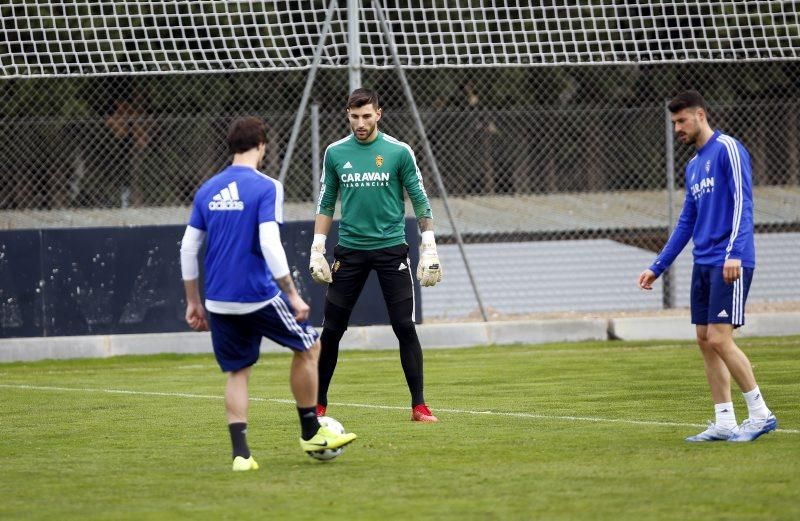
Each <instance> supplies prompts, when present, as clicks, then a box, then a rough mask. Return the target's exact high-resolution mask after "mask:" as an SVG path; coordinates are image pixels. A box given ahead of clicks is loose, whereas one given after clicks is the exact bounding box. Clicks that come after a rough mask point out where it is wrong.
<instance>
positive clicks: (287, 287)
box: [275, 273, 311, 322]
mask: <svg viewBox="0 0 800 521" xmlns="http://www.w3.org/2000/svg"><path fill="white" fill-rule="evenodd" d="M275 282H277V283H278V287H279V288H280V289H281V291H282V292H283V293H284V295H286V298H288V299H289V304H291V305H292V309H293V310H294V318H295V319H297V321H298V322H301V321H303V320H306V319H307V318H308V313H309V310H310V309H311V308H309V307H308V304H306V303H305V301H304V300H303V298H302V297H301V296H300V294H299V293H298V292H297V288H296V287H295V285H294V280H292V275H291V273H290V274H288V275H284V276H283V277H276V278H275Z"/></svg>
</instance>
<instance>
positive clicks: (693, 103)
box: [667, 90, 708, 114]
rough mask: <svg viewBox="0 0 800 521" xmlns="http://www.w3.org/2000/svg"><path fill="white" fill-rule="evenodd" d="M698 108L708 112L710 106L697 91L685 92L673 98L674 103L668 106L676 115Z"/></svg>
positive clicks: (671, 102)
mask: <svg viewBox="0 0 800 521" xmlns="http://www.w3.org/2000/svg"><path fill="white" fill-rule="evenodd" d="M688 108H696V109H703V110H705V111H706V112H708V106H707V105H706V100H705V99H704V98H703V95H702V94H700V93H699V92H697V91H696V90H685V91H683V92H681V93H679V94H678V95H677V96H675V97H674V98H672V101H670V102H669V105H667V109H669V111H670V112H672V113H673V114H675V113H676V112H680V111H682V110H683V109H688Z"/></svg>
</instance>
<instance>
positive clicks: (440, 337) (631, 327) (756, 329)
mask: <svg viewBox="0 0 800 521" xmlns="http://www.w3.org/2000/svg"><path fill="white" fill-rule="evenodd" d="M746 320H747V325H746V327H743V328H741V330H739V332H738V333H737V334H738V335H741V336H785V335H798V334H800V312H781V313H751V314H748V315H747V319H746ZM417 328H418V329H417V331H418V333H419V337H420V342H421V343H422V345H423V347H424V348H425V349H442V348H457V347H469V346H475V345H486V344H496V345H507V344H518V343H525V344H544V343H551V342H580V341H590V340H593V341H604V340H616V339H619V340H637V341H638V340H693V339H694V337H695V332H694V326H692V325H691V324H690V323H689V318H688V316H682V315H681V316H641V317H619V318H601V317H587V318H577V319H576V318H570V319H539V320H516V321H496V322H455V323H439V324H421V325H419V326H417ZM341 345H342V349H343V350H362V351H363V350H394V349H397V339H396V338H395V336H394V333H393V332H392V328H391V327H390V326H365V327H351V328H350V329H348V330H347V333H345V336H344V338H343V339H342V343H341ZM262 349H263V350H265V351H266V352H278V351H284V349H283V348H281V347H279V346H277V345H275V344H274V343H272V342H270V341H268V340H264V343H263V344H262ZM211 352H212V349H211V336H210V334H209V333H195V332H186V333H155V334H138V335H95V336H64V337H36V338H5V339H0V362H22V361H34V360H45V359H65V358H106V357H111V356H120V355H149V354H161V353H211Z"/></svg>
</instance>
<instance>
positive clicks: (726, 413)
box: [714, 402, 737, 429]
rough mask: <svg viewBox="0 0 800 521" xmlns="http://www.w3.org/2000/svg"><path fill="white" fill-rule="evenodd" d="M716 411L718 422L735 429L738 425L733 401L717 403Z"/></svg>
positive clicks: (721, 425) (722, 425) (715, 405)
mask: <svg viewBox="0 0 800 521" xmlns="http://www.w3.org/2000/svg"><path fill="white" fill-rule="evenodd" d="M714 413H715V414H716V421H715V422H714V423H716V424H717V425H719V426H720V427H725V428H727V429H733V428H734V427H736V425H737V424H736V413H735V412H733V402H725V403H715V404H714Z"/></svg>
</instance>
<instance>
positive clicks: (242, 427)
mask: <svg viewBox="0 0 800 521" xmlns="http://www.w3.org/2000/svg"><path fill="white" fill-rule="evenodd" d="M228 432H230V434H231V445H233V457H234V458H235V457H236V456H241V457H243V458H244V459H247V458H249V457H250V448H249V447H248V446H247V423H229V424H228Z"/></svg>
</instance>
